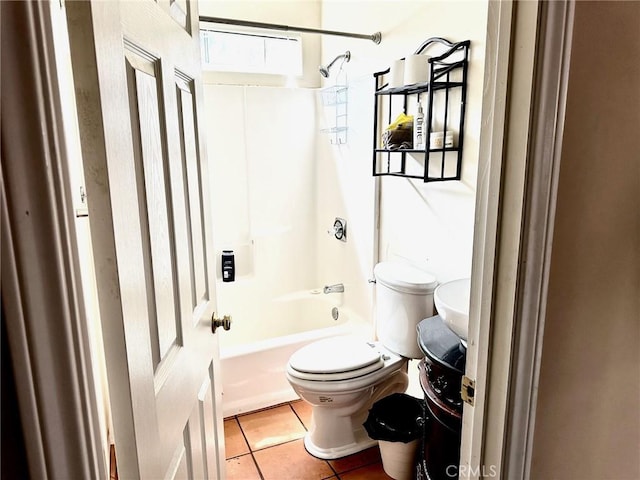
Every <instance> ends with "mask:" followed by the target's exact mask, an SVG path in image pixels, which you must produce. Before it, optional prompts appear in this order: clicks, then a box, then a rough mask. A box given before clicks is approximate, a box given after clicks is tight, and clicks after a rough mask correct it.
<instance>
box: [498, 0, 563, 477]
mask: <svg viewBox="0 0 640 480" xmlns="http://www.w3.org/2000/svg"><path fill="white" fill-rule="evenodd" d="M573 14H574V3H573V2H571V1H558V2H543V3H542V5H541V15H540V35H539V37H538V41H537V49H538V55H537V60H536V64H537V74H536V77H535V84H534V94H535V97H536V101H534V102H533V108H532V123H531V129H530V135H531V141H530V145H531V148H530V151H529V153H528V167H527V170H528V173H527V177H528V182H527V192H526V194H525V212H524V219H525V221H524V222H523V225H522V254H521V259H520V262H519V264H520V268H519V275H518V285H519V287H518V299H517V304H516V311H515V317H516V319H517V321H516V322H515V330H514V345H513V356H512V359H513V360H512V368H511V373H510V382H509V383H510V385H511V387H510V398H509V404H508V411H507V426H508V428H507V430H506V435H505V436H506V438H505V452H504V471H505V472H506V473H505V476H504V477H505V478H529V477H530V468H531V458H532V454H533V452H532V448H533V433H534V425H535V418H536V403H537V392H538V378H539V373H540V364H541V357H542V341H543V333H544V323H545V314H546V300H547V292H548V286H549V269H550V261H551V251H552V243H553V226H554V219H555V210H556V198H557V191H558V181H559V174H560V156H561V150H562V135H563V130H564V115H565V106H566V97H567V85H568V77H569V60H570V54H571V44H572V41H571V40H572V32H573Z"/></svg>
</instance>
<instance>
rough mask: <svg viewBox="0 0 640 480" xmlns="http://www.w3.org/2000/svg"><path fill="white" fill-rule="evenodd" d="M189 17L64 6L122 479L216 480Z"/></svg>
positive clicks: (213, 375)
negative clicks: (78, 111) (181, 22)
mask: <svg viewBox="0 0 640 480" xmlns="http://www.w3.org/2000/svg"><path fill="white" fill-rule="evenodd" d="M116 7H119V8H116ZM195 8H196V5H195V2H171V3H166V2H163V3H158V4H156V3H155V2H153V1H151V0H144V1H135V2H121V3H119V4H116V3H115V2H108V4H105V2H102V1H99V0H98V1H96V2H95V3H93V2H92V3H90V4H88V3H85V2H68V3H67V9H68V12H69V14H68V18H69V24H70V38H71V40H72V57H73V59H72V61H73V63H74V79H75V80H76V86H77V90H78V92H77V99H78V108H79V110H80V115H81V118H82V119H84V120H86V121H81V122H80V123H81V127H80V128H81V138H82V144H83V157H84V159H83V161H84V163H85V175H86V177H87V178H86V183H87V194H88V197H89V199H90V200H89V220H90V223H91V230H92V241H93V243H94V252H95V256H96V272H97V282H98V290H99V303H100V310H101V317H102V319H103V331H104V336H105V353H106V357H107V370H108V376H109V387H110V391H111V397H112V409H113V412H112V413H113V419H114V431H115V432H114V433H115V439H116V456H117V459H118V470H119V473H120V474H121V476H122V477H123V478H143V479H147V478H213V479H217V478H221V476H222V475H223V473H222V472H223V465H224V440H223V436H222V435H221V434H222V432H223V428H222V411H221V408H219V407H220V404H221V393H220V389H219V388H216V385H219V383H220V382H219V378H218V375H219V359H218V357H217V355H218V346H217V341H216V336H214V335H212V334H211V331H210V321H211V316H212V314H213V312H214V310H215V290H214V289H215V283H214V279H213V277H212V274H213V268H212V265H213V256H212V249H211V248H212V244H213V240H212V235H211V228H210V212H209V206H208V204H207V199H208V193H207V185H205V184H204V183H203V180H204V179H208V174H207V166H206V163H205V162H206V152H205V145H204V138H203V132H201V131H200V129H199V126H200V120H199V118H198V114H199V113H198V112H199V111H200V109H199V106H200V105H201V104H202V100H201V98H200V97H201V91H202V89H201V86H200V85H199V82H200V73H199V72H200V58H199V43H198V42H199V40H198V33H197V32H198V28H197V18H198V15H197V11H196V9H195ZM181 9H186V10H185V12H186V13H185V14H184V15H182V14H176V12H178V13H179V12H180V11H181ZM183 17H184V18H185V19H186V20H188V21H190V22H191V23H189V24H188V25H187V26H186V27H185V25H181V24H180V18H183ZM194 19H195V20H194ZM88 25H89V26H90V27H91V28H88ZM187 27H188V28H187ZM87 30H89V31H87ZM191 31H193V32H195V35H193V36H192V35H191V34H189V32H191ZM87 38H90V39H91V41H87ZM74 39H75V40H74ZM74 51H75V55H74ZM105 219H106V220H107V221H105Z"/></svg>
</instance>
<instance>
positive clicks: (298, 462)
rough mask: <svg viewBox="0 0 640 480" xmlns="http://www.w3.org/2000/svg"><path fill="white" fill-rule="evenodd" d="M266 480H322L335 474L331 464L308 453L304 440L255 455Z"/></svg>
mask: <svg viewBox="0 0 640 480" xmlns="http://www.w3.org/2000/svg"><path fill="white" fill-rule="evenodd" d="M254 456H255V459H256V463H257V464H258V466H259V467H260V471H261V472H262V475H263V476H264V480H322V479H327V478H332V477H334V476H335V472H334V471H333V470H331V467H330V466H329V464H328V463H327V462H326V461H324V460H320V459H318V458H315V457H313V456H311V455H309V454H308V453H307V451H306V450H305V449H304V444H303V441H302V440H296V441H293V442H289V443H284V444H282V445H276V446H275V447H270V448H267V449H264V450H260V451H258V452H255V453H254Z"/></svg>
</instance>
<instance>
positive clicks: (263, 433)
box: [224, 401, 391, 480]
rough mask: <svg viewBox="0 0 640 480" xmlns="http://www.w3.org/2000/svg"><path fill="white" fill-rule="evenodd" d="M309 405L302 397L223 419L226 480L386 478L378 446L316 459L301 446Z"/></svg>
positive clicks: (309, 409) (307, 422)
mask: <svg viewBox="0 0 640 480" xmlns="http://www.w3.org/2000/svg"><path fill="white" fill-rule="evenodd" d="M310 421H311V408H310V407H309V405H308V404H306V403H304V402H302V401H295V402H290V403H285V404H283V405H278V406H276V407H271V408H268V409H265V410H260V411H258V412H253V413H246V414H242V415H237V416H234V417H229V418H227V419H225V421H224V432H225V443H226V449H227V462H226V463H227V480H322V479H331V480H365V479H366V480H387V479H390V478H391V477H389V476H388V475H387V474H386V473H384V470H383V469H382V463H381V459H380V450H379V449H378V447H374V448H369V449H368V450H365V451H363V452H360V453H356V454H354V455H350V456H348V457H344V458H340V459H337V460H328V461H327V460H320V459H318V458H315V457H314V456H312V455H309V454H308V453H307V451H306V450H305V448H304V445H303V442H302V437H304V434H305V432H306V431H307V428H308V427H309V425H310Z"/></svg>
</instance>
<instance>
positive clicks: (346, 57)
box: [318, 50, 351, 78]
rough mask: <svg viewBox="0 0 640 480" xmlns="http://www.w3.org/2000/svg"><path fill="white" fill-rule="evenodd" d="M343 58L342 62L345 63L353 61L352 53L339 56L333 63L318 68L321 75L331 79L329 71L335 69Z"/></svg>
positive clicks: (348, 52)
mask: <svg viewBox="0 0 640 480" xmlns="http://www.w3.org/2000/svg"><path fill="white" fill-rule="evenodd" d="M341 58H342V59H343V60H342V62H343V63H348V62H349V60H351V52H350V51H349V50H347V51H346V52H344V53H343V54H342V55H338V56H337V57H336V58H334V59H333V60H331V62H329V64H328V65H327V66H326V67H323V66H322V65H320V66H319V67H318V70H319V71H320V75H322V76H323V77H324V78H329V71H330V70H331V67H333V66H334V65H335V63H336V62H337V61H338V60H340V59H341Z"/></svg>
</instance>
